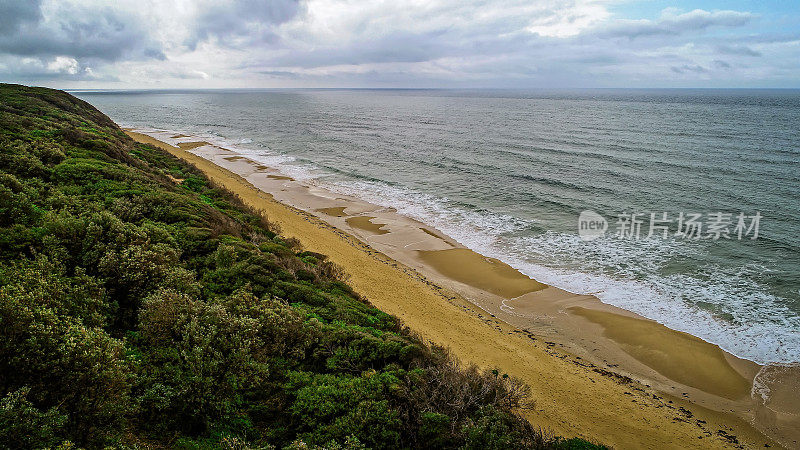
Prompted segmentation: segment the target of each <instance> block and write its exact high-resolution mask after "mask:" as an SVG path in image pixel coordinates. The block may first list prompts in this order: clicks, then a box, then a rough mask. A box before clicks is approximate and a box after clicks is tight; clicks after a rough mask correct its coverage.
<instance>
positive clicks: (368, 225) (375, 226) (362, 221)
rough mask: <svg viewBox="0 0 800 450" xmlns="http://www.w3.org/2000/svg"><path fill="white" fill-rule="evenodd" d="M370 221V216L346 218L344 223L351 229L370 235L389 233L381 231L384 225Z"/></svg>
mask: <svg viewBox="0 0 800 450" xmlns="http://www.w3.org/2000/svg"><path fill="white" fill-rule="evenodd" d="M372 219H374V217H371V216H356V217H348V218H347V219H345V223H347V224H348V225H350V226H351V227H353V228H358V229H359V230H364V231H366V232H368V233H372V234H386V233H389V230H384V229H383V227H385V226H386V224H385V223H372Z"/></svg>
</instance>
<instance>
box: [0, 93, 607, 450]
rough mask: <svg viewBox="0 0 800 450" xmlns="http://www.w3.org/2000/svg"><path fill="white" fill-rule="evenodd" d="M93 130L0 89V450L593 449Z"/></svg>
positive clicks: (204, 192) (265, 229)
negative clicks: (543, 425)
mask: <svg viewBox="0 0 800 450" xmlns="http://www.w3.org/2000/svg"><path fill="white" fill-rule="evenodd" d="M346 281H347V280H346V276H345V275H344V274H343V273H342V271H341V270H340V269H339V268H338V267H337V266H335V265H333V264H331V263H330V262H328V261H326V257H325V256H324V255H320V254H316V253H312V252H307V251H303V249H302V248H299V245H298V243H297V242H294V241H292V240H287V239H283V238H281V235H280V230H278V229H276V227H275V226H273V225H272V224H271V223H270V222H269V221H268V220H266V219H265V218H264V217H263V215H261V214H259V213H258V212H257V211H253V210H250V209H248V208H246V207H244V206H243V205H242V203H241V202H240V201H239V200H238V199H237V198H236V197H234V196H233V195H232V194H230V193H229V192H227V191H225V190H222V189H219V188H218V187H216V186H214V185H212V184H211V183H210V182H209V181H208V179H207V178H205V177H204V176H203V174H202V173H201V172H200V171H198V170H197V169H195V168H194V167H192V166H190V165H188V164H186V163H184V162H182V161H181V160H178V159H176V158H175V157H173V156H171V155H169V154H168V153H166V152H164V151H163V150H160V149H157V148H155V147H152V146H148V145H145V144H137V143H134V142H133V141H132V140H131V139H130V138H128V137H127V136H126V135H125V134H124V133H123V132H122V130H121V129H120V128H119V127H117V125H116V124H114V122H112V121H111V120H110V119H109V118H108V117H106V116H105V115H103V114H102V113H100V112H99V111H97V110H96V109H95V108H93V107H92V106H91V105H89V104H88V103H86V102H83V101H81V100H79V99H76V98H75V97H73V96H71V95H69V94H67V93H64V92H61V91H55V90H50V89H42V88H28V87H23V86H18V85H7V84H4V85H0V446H1V447H6V448H55V447H61V448H74V447H87V448H98V447H105V446H112V447H131V448H134V447H135V448H139V447H144V448H151V447H154V448H166V447H169V448H286V447H289V448H317V446H319V447H322V448H353V449H355V448H476V449H477V448H480V449H488V448H594V446H593V445H592V444H589V443H587V442H585V441H582V440H579V439H570V440H566V439H561V438H557V437H551V436H547V435H546V433H542V432H541V431H540V430H538V429H537V428H535V424H533V425H532V424H530V423H528V422H527V421H526V420H524V419H522V418H521V417H520V416H519V415H517V413H516V412H517V411H518V410H519V409H520V408H526V407H530V406H531V405H532V404H533V400H534V399H531V398H528V390H527V387H526V386H525V385H524V384H522V383H521V382H519V381H518V380H516V379H514V378H513V377H509V376H507V375H505V374H503V372H502V369H501V368H498V369H496V370H479V369H478V368H476V367H464V366H462V365H460V364H459V363H458V361H457V360H455V359H454V358H453V357H452V356H450V355H449V354H448V352H447V350H446V349H445V348H442V347H438V346H432V345H429V344H426V343H423V342H422V341H421V340H420V339H419V338H418V337H416V336H415V335H414V333H413V332H411V331H410V330H408V329H407V328H405V327H404V326H403V325H402V324H401V323H400V322H399V320H398V319H397V318H395V317H393V316H390V315H388V314H385V313H383V312H382V311H380V310H378V309H376V308H374V307H373V306H371V305H370V304H369V303H368V302H367V301H365V300H364V299H362V298H360V297H359V295H358V293H356V292H354V291H353V290H352V289H351V288H350V287H349V286H348V285H347V283H346Z"/></svg>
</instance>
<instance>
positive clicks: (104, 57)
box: [0, 0, 800, 87]
mask: <svg viewBox="0 0 800 450" xmlns="http://www.w3.org/2000/svg"><path fill="white" fill-rule="evenodd" d="M164 5H165V2H163V1H161V0H115V1H114V2H109V1H108V0H30V1H16V2H15V1H8V0H0V25H1V26H2V28H0V75H2V77H3V78H4V79H9V80H18V81H23V82H24V80H31V79H36V80H52V84H53V85H59V83H63V84H66V85H67V86H68V87H75V86H76V84H73V83H78V84H81V85H86V86H88V87H98V86H99V85H100V84H102V83H105V82H106V81H107V82H108V84H107V85H105V86H107V87H124V86H138V87H147V86H159V87H169V86H173V87H233V86H239V87H280V86H298V87H303V86H365V87H368V86H425V87H448V86H496V87H541V86H546V87H552V86H634V85H635V86H642V85H649V86H661V85H670V83H673V82H675V83H677V82H679V81H681V80H684V81H686V80H688V81H686V82H687V83H688V82H689V81H691V80H701V81H702V80H705V81H704V82H706V83H707V85H713V84H712V83H714V82H715V81H716V82H717V83H734V82H735V83H758V82H759V80H766V79H773V80H782V81H780V82H784V81H785V80H795V81H793V83H794V84H798V83H800V80H798V76H797V75H796V74H797V73H800V62H798V61H800V45H798V44H800V31H797V30H792V29H791V28H786V27H783V28H780V27H773V28H770V26H769V23H770V22H769V21H768V19H767V18H766V17H765V16H760V15H756V14H753V13H751V12H747V11H731V10H722V11H719V10H717V11H710V10H702V9H696V10H692V11H679V10H676V9H665V10H663V11H661V12H660V13H656V15H655V18H646V19H644V18H640V17H641V16H636V15H634V14H633V13H631V12H630V11H629V14H627V15H626V14H625V11H626V4H625V2H624V1H621V0H536V1H531V0H408V1H405V2H397V1H388V0H359V1H357V2H356V1H355V0H173V1H172V2H170V3H169V7H165V6H164ZM23 60H25V61H24V62H23ZM793 74H794V75H793ZM113 79H118V80H119V82H118V84H111V81H108V80H113ZM101 81H102V83H101ZM776 82H777V81H776ZM93 83H95V84H93Z"/></svg>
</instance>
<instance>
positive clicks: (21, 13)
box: [0, 0, 42, 35]
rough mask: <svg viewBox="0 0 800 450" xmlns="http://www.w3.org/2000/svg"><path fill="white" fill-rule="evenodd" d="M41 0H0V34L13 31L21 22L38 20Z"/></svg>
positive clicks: (7, 33)
mask: <svg viewBox="0 0 800 450" xmlns="http://www.w3.org/2000/svg"><path fill="white" fill-rule="evenodd" d="M41 3H42V2H41V0H28V1H15V0H0V35H10V34H13V33H15V32H16V31H17V30H18V29H19V27H20V26H21V25H22V24H26V23H31V22H38V21H39V19H41V16H42V13H41V10H40V7H41Z"/></svg>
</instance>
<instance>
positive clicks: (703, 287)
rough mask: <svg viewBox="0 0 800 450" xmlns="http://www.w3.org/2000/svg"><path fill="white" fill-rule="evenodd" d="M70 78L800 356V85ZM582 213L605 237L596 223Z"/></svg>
mask: <svg viewBox="0 0 800 450" xmlns="http://www.w3.org/2000/svg"><path fill="white" fill-rule="evenodd" d="M73 94H74V95H76V96H78V97H80V98H82V99H84V100H86V101H88V102H90V103H92V104H93V105H95V106H96V107H97V108H99V109H100V110H101V111H103V112H104V113H106V114H107V115H109V116H110V117H111V118H112V119H114V120H115V121H117V123H119V124H120V125H122V126H131V127H142V128H157V129H165V130H173V131H176V132H180V133H184V134H190V135H197V136H199V137H202V138H204V139H208V140H212V141H214V142H217V143H221V144H222V145H229V146H233V147H235V148H237V149H238V151H241V152H244V153H247V154H248V155H249V156H250V157H251V158H252V159H254V160H257V161H260V162H263V163H264V164H266V165H270V166H273V167H276V168H278V169H280V170H281V171H283V172H285V173H286V174H287V175H290V176H292V177H294V178H296V179H298V180H302V181H303V182H305V183H310V184H315V185H319V186H321V187H325V188H327V189H330V190H332V191H336V192H340V193H343V194H348V195H353V196H356V197H360V198H362V199H364V200H367V201H369V202H372V203H375V204H379V205H383V206H387V207H394V208H396V209H397V210H398V211H399V212H400V213H402V214H405V215H407V216H410V217H413V218H415V219H418V220H420V221H422V222H425V223H427V224H429V225H431V226H434V227H436V228H438V229H440V230H441V231H443V232H445V233H447V234H448V235H450V236H451V237H453V238H455V239H456V240H458V241H459V242H460V243H462V244H463V245H465V246H467V247H470V248H472V249H473V250H476V251H478V252H480V253H482V254H484V255H486V256H491V257H495V258H498V259H500V260H502V261H505V262H506V263H508V264H510V265H512V266H514V267H515V268H517V269H519V270H520V271H522V272H523V273H525V274H527V275H529V276H531V277H533V278H535V279H537V280H539V281H542V282H545V283H548V284H551V285H554V286H557V287H560V288H563V289H566V290H568V291H571V292H575V293H581V294H594V295H596V296H597V297H599V298H600V299H601V300H602V301H603V302H606V303H609V304H612V305H615V306H619V307H621V308H624V309H627V310H630V311H633V312H636V313H639V314H641V315H643V316H646V317H649V318H651V319H654V320H656V321H658V322H660V323H663V324H664V325H667V326H669V327H670V328H673V329H676V330H680V331H684V332H687V333H690V334H693V335H695V336H698V337H700V338H703V339H705V340H707V341H709V342H712V343H715V344H718V345H719V346H721V347H722V348H724V349H725V350H727V351H729V352H731V353H733V354H735V355H738V356H740V357H743V358H747V359H750V360H753V361H756V362H759V363H800V132H798V124H800V91H798V90H688V89H679V90H674V89H669V90H627V89H624V90H608V89H602V90H528V91H515V90H360V89H350V90H311V89H309V90H220V91H166V90H165V91H76V92H73ZM583 211H593V212H595V213H597V214H599V215H600V216H602V217H603V218H604V219H605V221H606V224H607V230H606V233H605V234H604V235H598V236H596V237H597V238H596V239H593V240H586V239H583V238H582V236H581V234H580V233H579V226H578V217H579V215H580V213H581V212H583ZM651 227H652V229H651ZM583 237H585V236H583Z"/></svg>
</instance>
